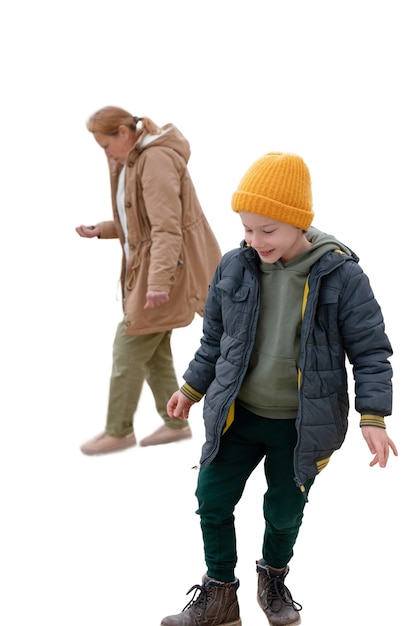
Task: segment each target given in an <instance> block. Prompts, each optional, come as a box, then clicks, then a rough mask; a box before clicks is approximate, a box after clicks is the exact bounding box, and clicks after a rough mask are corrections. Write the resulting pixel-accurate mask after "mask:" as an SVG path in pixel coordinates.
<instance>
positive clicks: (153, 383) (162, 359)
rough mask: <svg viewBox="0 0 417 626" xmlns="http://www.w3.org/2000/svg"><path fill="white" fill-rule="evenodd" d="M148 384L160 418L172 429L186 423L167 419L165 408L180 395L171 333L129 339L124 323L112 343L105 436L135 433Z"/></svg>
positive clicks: (121, 435)
mask: <svg viewBox="0 0 417 626" xmlns="http://www.w3.org/2000/svg"><path fill="white" fill-rule="evenodd" d="M144 381H146V382H147V383H148V385H149V387H150V388H151V391H152V393H153V396H154V399H155V407H156V410H157V411H158V413H159V415H160V416H161V417H162V419H163V420H164V421H165V422H166V424H167V425H168V426H170V427H171V428H184V426H187V423H186V422H184V421H183V420H179V419H171V418H170V417H169V416H168V413H167V410H166V405H167V402H168V400H169V399H170V397H171V395H172V394H173V393H174V392H175V391H177V389H178V382H177V377H176V374H175V370H174V364H173V360H172V352H171V331H167V332H163V333H153V334H150V335H135V336H129V335H126V334H125V332H124V322H120V324H119V325H118V326H117V330H116V335H115V338H114V343H113V368H112V373H111V378H110V391H109V404H108V410H107V424H106V433H107V434H109V435H113V436H114V437H124V436H126V435H128V434H130V433H131V432H132V431H133V418H134V415H135V412H136V409H137V407H138V403H139V398H140V394H141V391H142V387H143V383H144Z"/></svg>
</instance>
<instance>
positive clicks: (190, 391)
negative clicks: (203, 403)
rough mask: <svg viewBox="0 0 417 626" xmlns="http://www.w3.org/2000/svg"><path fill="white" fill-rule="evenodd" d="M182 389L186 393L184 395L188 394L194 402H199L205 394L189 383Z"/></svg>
mask: <svg viewBox="0 0 417 626" xmlns="http://www.w3.org/2000/svg"><path fill="white" fill-rule="evenodd" d="M180 391H181V393H183V394H184V396H187V398H188V399H189V400H192V401H193V402H199V401H200V400H201V398H202V397H203V395H204V394H203V393H200V392H199V391H196V390H195V389H193V388H192V387H191V385H188V384H187V383H184V384H183V386H182V387H181V389H180Z"/></svg>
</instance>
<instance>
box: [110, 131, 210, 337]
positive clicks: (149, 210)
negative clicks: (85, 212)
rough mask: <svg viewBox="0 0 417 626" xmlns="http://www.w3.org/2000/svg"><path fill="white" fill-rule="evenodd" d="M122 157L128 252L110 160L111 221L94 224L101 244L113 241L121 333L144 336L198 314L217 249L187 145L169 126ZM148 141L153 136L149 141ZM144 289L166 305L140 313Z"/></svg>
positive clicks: (115, 167)
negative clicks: (164, 297)
mask: <svg viewBox="0 0 417 626" xmlns="http://www.w3.org/2000/svg"><path fill="white" fill-rule="evenodd" d="M162 131H163V132H162V134H161V135H159V136H156V138H155V139H153V140H152V141H151V142H150V143H147V144H146V145H144V146H142V145H141V142H142V140H143V138H144V131H143V132H142V133H141V134H140V136H139V137H138V140H137V142H136V144H135V145H134V146H133V148H132V149H131V150H130V152H129V154H128V156H127V160H126V174H125V209H126V215H127V231H128V243H129V255H128V259H126V255H125V252H124V245H125V238H124V234H123V230H122V227H121V224H120V220H119V215H118V212H117V205H116V192H117V184H118V178H119V174H120V170H121V169H122V166H121V165H119V164H117V163H116V162H115V161H113V160H111V159H109V168H110V184H111V197H112V206H113V220H112V221H105V222H101V223H100V224H98V226H99V227H100V233H101V234H100V237H101V238H102V239H109V238H116V237H118V238H119V240H120V243H121V246H122V251H123V259H122V270H121V287H122V294H123V310H124V319H125V332H126V334H127V335H146V334H150V333H156V332H163V331H167V330H172V329H174V328H180V327H183V326H187V325H188V324H190V323H191V322H192V320H193V319H194V317H195V314H196V313H198V314H199V315H202V314H203V310H204V305H205V300H206V297H207V293H208V288H209V284H210V281H211V278H212V276H213V273H214V270H215V268H216V266H217V264H218V262H219V261H220V258H221V251H220V248H219V245H218V243H217V241H216V238H215V236H214V234H213V231H212V229H211V228H210V225H209V224H208V221H207V219H206V217H205V215H204V213H203V211H202V208H201V206H200V203H199V200H198V198H197V194H196V191H195V189H194V185H193V182H192V180H191V178H190V175H189V172H188V169H187V162H188V159H189V157H190V146H189V143H188V141H187V140H186V139H185V137H184V136H183V135H182V134H181V133H180V131H179V130H178V129H177V128H176V127H175V126H173V125H172V124H167V125H166V126H164V127H162ZM150 139H152V137H150ZM147 291H166V292H167V293H168V294H169V300H168V302H167V303H165V304H163V305H161V306H158V307H155V308H152V309H146V310H145V309H144V306H145V303H146V292H147Z"/></svg>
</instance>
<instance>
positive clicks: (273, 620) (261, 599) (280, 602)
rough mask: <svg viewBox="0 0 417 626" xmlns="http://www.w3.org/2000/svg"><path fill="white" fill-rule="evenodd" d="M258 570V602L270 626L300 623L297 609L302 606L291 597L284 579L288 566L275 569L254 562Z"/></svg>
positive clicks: (294, 625) (292, 625)
mask: <svg viewBox="0 0 417 626" xmlns="http://www.w3.org/2000/svg"><path fill="white" fill-rule="evenodd" d="M256 571H257V572H258V604H259V606H260V607H261V609H262V610H263V611H264V613H265V615H266V616H267V618H268V621H269V623H270V625H271V626H287V625H289V624H291V626H296V624H301V619H300V614H299V611H301V609H302V608H303V607H302V606H301V605H300V604H298V603H297V602H294V600H293V599H292V596H291V593H290V591H289V589H287V587H286V586H285V585H284V580H285V577H286V575H287V574H288V572H289V568H288V566H287V567H283V568H282V569H276V568H274V567H270V566H269V565H262V562H261V561H257V562H256Z"/></svg>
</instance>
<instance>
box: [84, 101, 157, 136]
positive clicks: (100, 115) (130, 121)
mask: <svg viewBox="0 0 417 626" xmlns="http://www.w3.org/2000/svg"><path fill="white" fill-rule="evenodd" d="M138 122H141V123H142V127H143V128H144V129H145V130H146V132H147V133H149V134H150V135H157V134H158V133H159V132H160V130H161V129H160V128H159V126H157V125H156V124H155V122H153V121H152V120H151V119H150V118H149V117H136V116H135V115H132V114H131V113H129V112H128V111H125V110H124V109H121V108H120V107H113V106H107V107H103V108H102V109H99V110H98V111H96V112H95V113H93V114H92V115H91V116H90V117H89V118H88V120H87V122H86V126H87V130H89V131H90V133H102V134H103V135H117V134H118V132H119V126H121V125H123V126H127V128H129V129H130V130H133V131H136V130H137V128H136V126H137V124H138Z"/></svg>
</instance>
